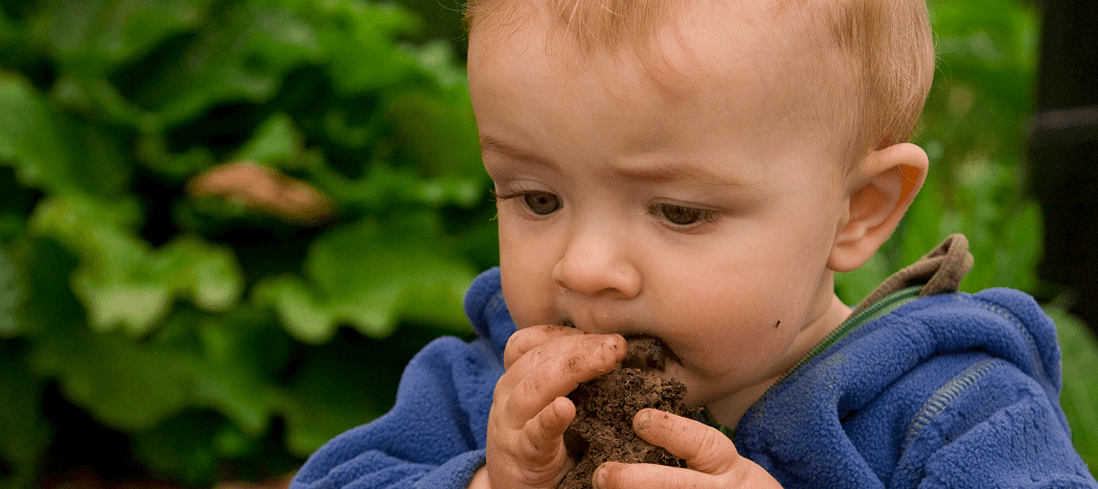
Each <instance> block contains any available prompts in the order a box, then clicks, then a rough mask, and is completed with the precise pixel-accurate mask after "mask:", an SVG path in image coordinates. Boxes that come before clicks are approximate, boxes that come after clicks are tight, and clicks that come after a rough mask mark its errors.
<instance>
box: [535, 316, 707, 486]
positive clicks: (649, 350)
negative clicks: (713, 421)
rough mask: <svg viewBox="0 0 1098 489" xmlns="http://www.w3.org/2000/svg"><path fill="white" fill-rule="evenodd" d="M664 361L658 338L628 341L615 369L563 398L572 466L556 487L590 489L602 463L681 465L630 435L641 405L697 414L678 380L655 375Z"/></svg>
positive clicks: (663, 350)
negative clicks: (571, 415)
mask: <svg viewBox="0 0 1098 489" xmlns="http://www.w3.org/2000/svg"><path fill="white" fill-rule="evenodd" d="M669 357H670V352H668V351H667V350H666V349H665V348H664V347H663V345H662V343H660V342H659V340H656V339H654V338H638V339H630V340H629V342H628V351H627V353H626V357H625V360H623V361H622V368H621V369H618V370H615V371H613V372H610V373H608V374H606V375H603V376H601V377H597V378H595V379H592V380H590V381H587V382H584V383H582V384H580V386H579V387H577V388H576V390H575V391H572V393H571V394H569V395H568V398H569V399H571V400H572V402H573V403H574V404H575V405H576V417H575V419H574V420H573V421H572V424H571V425H569V427H568V429H567V430H566V431H565V432H564V444H565V446H567V447H568V452H569V453H570V454H571V455H572V457H573V458H574V459H575V460H576V462H577V464H576V467H575V468H574V469H572V471H571V472H569V473H568V475H566V476H565V477H564V480H563V481H562V482H561V483H560V485H559V486H557V489H590V488H591V487H592V486H591V476H592V475H593V474H594V473H595V469H596V468H598V466H599V465H601V464H602V463H603V462H606V461H614V462H626V463H651V464H661V465H669V466H672V467H685V466H686V462H685V461H684V460H682V459H680V458H676V457H675V456H673V455H671V454H670V453H668V452H667V450H664V449H663V448H660V447H657V446H655V445H652V444H651V443H648V442H646V441H644V440H642V439H641V438H640V437H638V436H637V434H636V433H635V432H634V431H633V416H635V415H636V414H637V412H638V411H640V410H641V409H644V408H646V407H651V408H656V409H659V410H662V411H667V412H670V413H674V414H678V415H680V416H687V417H691V416H693V415H694V414H695V413H696V412H697V410H692V409H689V408H687V407H686V405H684V404H683V403H682V398H683V397H684V396H685V395H686V386H685V385H683V384H682V382H679V381H678V380H675V379H664V378H662V377H660V371H662V370H663V368H664V365H665V364H666V361H667V360H668V359H669ZM670 359H672V360H673V359H674V358H673V357H670Z"/></svg>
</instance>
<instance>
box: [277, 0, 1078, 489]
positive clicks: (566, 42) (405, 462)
mask: <svg viewBox="0 0 1098 489" xmlns="http://www.w3.org/2000/svg"><path fill="white" fill-rule="evenodd" d="M467 16H468V24H469V56H468V59H469V63H468V70H469V89H470V93H471V96H472V102H473V107H474V111H475V113H476V117H477V125H478V127H479V130H480V141H481V147H482V151H483V159H484V165H485V168H486V169H487V172H488V174H489V175H490V176H491V177H492V180H493V181H494V182H495V190H496V195H497V198H498V209H499V214H498V222H499V237H500V267H499V268H498V269H493V270H490V271H488V272H485V273H484V274H483V275H481V276H480V277H479V278H478V279H477V280H476V281H475V282H474V283H473V285H472V286H471V288H470V291H469V293H468V296H467V298H466V311H467V313H468V315H469V317H470V319H471V320H472V322H473V325H474V327H475V329H476V331H477V333H478V335H479V338H478V339H477V340H475V341H472V342H468V343H467V342H463V341H460V340H458V339H455V338H443V339H439V340H436V341H435V342H434V343H432V344H431V345H428V346H427V347H426V348H425V349H424V350H423V351H422V352H420V354H419V355H418V356H417V357H416V358H415V359H414V360H413V361H412V362H411V363H410V364H409V366H408V367H407V369H406V371H405V374H404V377H403V378H402V381H401V386H400V392H399V393H398V396H397V401H396V405H395V406H394V408H393V410H392V411H391V412H390V413H388V414H386V415H385V416H383V417H381V418H379V419H378V420H376V421H374V422H372V423H370V424H367V425H364V426H361V427H358V428H355V429H353V430H351V431H348V432H347V433H344V434H343V435H341V436H340V437H338V438H336V439H335V440H333V441H331V442H330V443H329V444H327V445H325V447H323V448H322V449H321V450H319V451H318V452H317V453H316V454H315V455H314V456H313V457H312V458H311V459H310V461H309V462H308V463H307V464H306V465H305V466H304V467H303V468H302V469H301V471H300V472H299V473H298V475H297V477H296V479H295V481H294V486H295V487H301V488H306V487H318V488H319V487H343V486H348V487H410V486H412V485H413V484H415V485H416V486H417V487H494V488H497V489H506V488H554V487H556V486H557V485H558V484H559V483H560V481H561V480H562V479H563V478H564V477H565V475H566V474H567V473H568V472H569V471H570V470H571V469H572V468H573V466H574V465H575V460H573V458H572V457H571V456H570V455H569V453H568V451H567V449H566V447H565V444H564V441H563V434H564V432H565V430H566V428H567V427H568V426H569V423H570V422H571V421H572V419H573V417H574V416H575V406H574V405H573V404H572V402H571V401H570V400H569V399H568V398H567V395H568V394H569V393H570V392H572V391H573V390H574V389H575V388H576V387H577V385H579V384H580V383H582V382H584V381H587V380H590V379H592V378H595V377H598V376H600V375H602V374H605V373H607V372H609V371H611V370H614V369H615V368H617V367H618V366H619V365H620V362H621V361H622V359H623V357H624V356H625V352H626V338H627V337H634V336H636V337H652V338H658V339H659V341H661V343H662V344H663V345H664V346H665V348H666V349H667V350H668V358H670V359H671V360H669V361H668V362H667V364H666V365H665V368H664V375H666V376H667V377H669V378H675V379H678V380H679V381H681V382H682V383H683V384H685V386H686V395H685V398H684V401H685V402H686V403H687V404H688V405H690V406H693V407H697V408H704V416H699V418H698V419H693V418H688V417H681V416H676V415H671V414H668V413H665V412H662V411H656V410H651V409H646V410H642V411H640V412H639V413H638V414H637V416H636V417H635V418H634V420H633V422H634V429H635V431H636V433H637V435H638V436H640V437H641V438H643V439H644V440H646V441H648V442H650V443H652V444H654V445H656V446H659V447H662V448H664V449H666V450H667V451H669V452H670V453H671V454H672V455H674V456H675V457H678V458H680V459H682V460H685V463H686V467H667V466H661V465H650V464H626V463H614V462H607V463H605V464H603V465H602V466H600V467H599V469H598V470H596V471H595V473H594V475H593V477H592V482H593V485H594V487H596V488H599V489H611V488H616V489H641V488H679V487H683V488H685V487H696V488H701V487H746V488H771V487H836V488H855V487H857V488H864V487H912V488H913V487H1005V486H1009V487H1098V484H1096V483H1095V481H1094V479H1093V478H1092V477H1091V476H1090V475H1089V473H1088V472H1087V468H1086V466H1085V465H1084V464H1083V463H1082V461H1081V460H1080V459H1079V457H1078V456H1077V455H1076V454H1075V452H1074V449H1073V448H1072V446H1071V442H1070V437H1069V435H1068V428H1067V425H1066V422H1065V420H1064V417H1063V413H1062V412H1061V410H1060V408H1059V405H1058V401H1057V398H1058V390H1059V386H1060V375H1059V361H1058V358H1059V350H1058V347H1057V344H1056V339H1055V329H1054V327H1053V325H1052V324H1051V321H1049V320H1048V318H1047V317H1046V316H1044V314H1043V313H1042V312H1041V310H1040V308H1039V307H1038V306H1037V305H1036V304H1035V303H1034V302H1033V300H1032V299H1030V298H1029V297H1028V296H1025V295H1024V294H1021V293H1018V292H1015V291H1008V290H994V291H988V292H983V293H980V294H976V295H966V294H956V293H954V292H955V291H956V288H957V283H958V281H959V280H960V279H961V277H963V275H964V273H965V271H967V269H968V267H969V266H971V263H972V257H971V255H969V254H968V252H967V244H966V242H965V239H964V237H963V236H954V237H951V238H950V239H949V240H947V242H945V243H943V245H942V246H940V247H939V248H938V249H935V250H933V251H931V252H930V253H929V254H928V255H927V256H926V257H925V258H924V259H923V260H921V261H920V262H918V263H916V264H915V265H913V266H912V267H909V268H907V269H905V270H903V271H901V272H899V273H898V274H897V275H895V276H894V277H893V278H891V279H889V281H887V282H886V283H884V284H882V286H881V288H880V289H878V290H877V291H876V292H874V293H873V294H872V295H871V296H870V297H869V298H867V299H866V300H865V301H864V302H863V303H862V304H861V305H859V306H858V307H857V308H855V309H853V310H852V308H851V307H849V306H847V305H845V304H843V303H842V302H841V301H840V300H839V299H838V298H837V297H836V295H835V292H834V287H833V274H834V273H836V272H845V271H849V270H853V269H855V268H857V267H859V266H861V265H862V264H863V263H865V262H866V260H868V259H869V258H870V257H871V256H872V255H873V253H874V252H876V250H877V249H878V247H880V246H881V244H882V243H883V242H884V241H885V240H886V239H887V238H888V237H889V235H890V234H891V233H892V231H893V230H894V229H895V227H896V225H897V223H898V222H899V221H900V219H901V217H902V216H903V215H904V213H905V211H906V210H907V208H908V206H909V204H910V203H911V202H912V200H913V199H914V197H915V195H916V193H918V191H919V189H920V187H921V185H922V184H923V181H924V179H925V178H926V174H927V171H928V162H927V157H926V155H925V153H924V152H923V151H922V150H921V149H920V148H919V147H918V146H915V145H913V144H910V143H908V142H906V141H907V139H908V138H909V136H910V133H911V131H912V128H913V127H914V125H915V122H916V120H917V118H918V116H919V112H920V110H921V108H922V105H923V102H924V100H925V98H926V95H927V92H928V90H929V86H930V83H931V79H932V74H933V69H934V68H933V65H934V55H933V48H932V40H931V33H930V29H929V24H928V20H927V11H926V5H925V3H924V2H923V1H922V0H720V1H671V0H538V1H516V0H474V1H473V2H471V4H470V5H469V6H468V12H467Z"/></svg>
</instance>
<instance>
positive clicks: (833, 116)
mask: <svg viewBox="0 0 1098 489" xmlns="http://www.w3.org/2000/svg"><path fill="white" fill-rule="evenodd" d="M543 1H544V4H543V5H544V7H545V8H547V9H548V10H549V11H550V12H552V13H553V14H554V15H556V16H557V17H559V18H560V20H561V22H562V24H561V26H563V27H564V28H565V30H566V31H567V33H568V35H569V36H570V37H571V39H572V40H573V41H574V42H575V43H576V44H577V45H578V46H579V47H581V48H583V49H585V50H593V49H614V48H617V47H620V46H622V45H632V46H634V47H637V48H641V49H644V48H645V47H647V46H649V43H651V42H653V40H652V36H653V34H654V33H655V32H656V31H657V30H658V29H659V28H660V27H662V26H664V25H666V24H668V23H669V22H670V21H671V20H672V19H673V16H674V15H676V14H677V13H679V12H681V11H682V10H683V9H684V8H685V7H687V6H689V4H690V2H691V0H543ZM723 1H727V2H729V3H730V4H735V3H736V2H735V0H723ZM772 2H773V3H772V5H770V6H769V8H768V9H767V11H768V12H771V14H772V16H771V17H772V18H773V19H774V20H781V21H782V22H781V24H780V25H781V26H782V27H784V26H788V25H795V26H798V27H797V28H796V32H798V33H802V34H803V33H804V32H808V33H811V34H819V35H821V36H822V37H823V38H824V39H822V40H823V41H825V45H824V47H830V48H832V51H833V52H835V53H836V54H837V55H836V56H820V57H816V58H814V59H810V60H808V61H807V66H806V68H807V69H806V70H805V72H803V73H801V74H800V79H799V80H798V81H799V82H801V83H803V84H805V85H806V86H807V88H808V93H810V94H811V96H812V97H814V98H815V99H817V100H818V101H820V103H816V104H813V105H814V106H815V107H814V109H813V110H815V111H816V116H817V117H815V119H816V120H817V122H822V123H825V124H831V125H833V127H834V131H833V132H834V133H836V134H839V135H841V136H840V137H842V139H843V141H840V142H838V143H837V144H838V146H839V149H838V151H839V153H840V154H839V155H838V156H837V157H838V158H839V160H840V161H841V162H844V163H845V164H844V169H845V170H849V169H851V168H853V167H854V166H855V165H856V164H857V163H858V162H860V161H861V160H862V159H863V158H864V157H865V156H866V155H867V154H868V153H869V152H870V151H872V150H876V149H882V148H885V147H888V146H891V145H893V144H897V143H901V142H905V141H907V140H908V139H909V138H910V137H911V135H912V133H913V131H914V129H915V125H916V123H917V122H918V118H919V114H920V113H921V112H922V109H923V104H924V102H925V101H926V97H927V94H928V92H929V91H930V84H931V81H932V79H933V75H934V59H935V56H934V45H933V37H932V34H931V31H930V22H929V19H928V13H927V6H926V1H925V0H772ZM522 5H529V4H528V3H526V2H518V1H506V0H469V1H468V4H467V7H466V12H465V19H466V25H467V27H468V28H469V29H470V30H471V29H472V28H473V27H474V24H475V23H476V22H489V23H491V24H494V25H497V24H506V23H521V19H518V18H517V17H516V15H518V14H519V12H521V11H523V9H522ZM526 10H527V11H528V10H529V9H528V8H527V9H526ZM800 26H805V27H806V29H803V30H802V29H800ZM826 41H830V42H829V43H827V42H826Z"/></svg>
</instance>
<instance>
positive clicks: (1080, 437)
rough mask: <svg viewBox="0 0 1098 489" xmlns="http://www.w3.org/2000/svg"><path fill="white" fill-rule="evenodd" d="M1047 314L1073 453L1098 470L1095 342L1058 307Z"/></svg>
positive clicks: (1097, 351)
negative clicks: (1057, 352) (1056, 342)
mask: <svg viewBox="0 0 1098 489" xmlns="http://www.w3.org/2000/svg"><path fill="white" fill-rule="evenodd" d="M1046 312H1047V313H1048V314H1049V316H1051V317H1052V318H1053V320H1054V321H1056V329H1057V331H1058V334H1059V340H1060V348H1061V350H1062V354H1063V357H1062V361H1061V365H1062V368H1063V380H1064V387H1063V390H1062V391H1061V392H1060V404H1061V406H1062V407H1063V409H1064V414H1065V415H1066V416H1067V419H1068V424H1069V425H1070V426H1071V441H1072V444H1074V445H1075V450H1076V451H1077V452H1078V453H1079V455H1080V456H1081V457H1083V460H1084V461H1085V462H1087V464H1088V465H1089V466H1090V467H1091V470H1092V471H1098V377H1096V376H1095V375H1094V373H1095V372H1098V340H1096V339H1095V337H1094V336H1093V335H1092V334H1091V332H1090V331H1089V330H1088V329H1087V327H1086V325H1085V324H1083V323H1082V322H1081V321H1079V320H1078V319H1076V318H1075V317H1073V316H1071V315H1070V314H1068V313H1067V312H1065V311H1064V310H1063V309H1061V308H1058V307H1047V308H1046Z"/></svg>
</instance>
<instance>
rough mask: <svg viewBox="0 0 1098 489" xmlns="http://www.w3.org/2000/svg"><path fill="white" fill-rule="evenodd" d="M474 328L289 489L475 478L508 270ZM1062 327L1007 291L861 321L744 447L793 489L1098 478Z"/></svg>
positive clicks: (481, 303) (473, 291)
mask: <svg viewBox="0 0 1098 489" xmlns="http://www.w3.org/2000/svg"><path fill="white" fill-rule="evenodd" d="M465 307H466V312H467V314H468V316H469V317H470V319H471V320H472V323H473V326H474V328H475V330H476V332H477V334H478V335H479V338H478V339H476V340H474V341H471V342H465V341H461V340H459V339H456V338H441V339H438V340H435V341H434V342H432V343H430V344H429V345H427V346H426V347H425V348H424V349H423V350H422V351H421V352H420V353H419V354H417V355H416V357H415V358H414V359H413V360H412V361H411V362H410V363H409V365H408V366H407V369H406V370H405V372H404V376H403V378H402V379H401V382H400V388H399V391H398V394H397V400H396V404H395V405H394V407H393V409H392V410H391V411H390V412H389V413H387V414H385V415H384V416H382V417H380V418H378V419H377V420H375V421H373V422H371V423H369V424H366V425H363V426H359V427H357V428H354V429H351V430H350V431H347V432H345V433H343V434H341V435H340V436H338V437H337V438H335V439H333V440H331V441H330V442H328V443H327V444H326V445H324V446H323V447H321V448H320V450H318V451H317V452H316V453H315V454H313V456H312V457H311V458H310V459H309V460H308V462H306V464H305V465H304V466H303V467H302V468H301V470H300V471H299V472H298V474H297V475H296V477H295V478H294V480H293V483H292V486H291V487H292V488H295V489H306V488H309V489H319V488H343V487H346V488H382V487H392V488H396V487H424V488H428V487H430V488H461V487H466V486H467V485H468V482H469V480H470V478H471V477H472V474H473V472H474V471H475V470H476V469H477V468H478V467H479V466H480V465H482V464H483V463H484V446H485V437H486V434H485V429H486V426H487V420H488V411H489V408H490V407H491V404H492V391H493V388H494V387H495V383H496V380H497V379H498V378H499V376H500V375H501V374H502V373H503V365H502V356H503V348H504V345H505V344H506V341H507V338H508V337H509V336H510V335H511V333H513V332H514V331H515V326H514V323H513V322H512V320H511V317H510V314H509V313H508V311H507V307H506V305H505V304H504V302H503V295H502V292H501V291H500V278H499V271H498V269H493V270H490V271H488V272H485V273H484V274H482V275H481V276H480V277H478V278H477V279H476V281H474V282H473V284H472V286H471V288H470V290H469V292H468V295H467V297H466V300H465ZM1059 390H1060V352H1059V348H1058V346H1057V343H1056V333H1055V328H1054V326H1053V324H1052V321H1051V320H1050V319H1049V318H1048V317H1047V316H1045V315H1044V313H1043V312H1042V311H1041V309H1040V308H1039V307H1038V306H1037V304H1036V303H1035V302H1034V301H1033V299H1032V298H1030V297H1029V296H1027V295H1025V294H1023V293H1020V292H1017V291H1012V290H1006V289H996V290H988V291H984V292H981V293H978V294H975V295H968V294H941V295H934V296H929V297H923V298H920V299H918V300H913V301H910V302H908V303H906V304H903V305H902V306H900V307H898V308H896V309H895V310H893V311H891V312H890V313H888V314H885V315H883V316H881V317H879V318H876V319H873V320H871V321H868V322H866V323H865V324H863V325H861V326H859V327H858V328H857V329H855V330H853V331H852V332H850V333H849V334H847V335H846V336H845V337H843V338H842V339H840V340H838V341H836V342H835V343H834V344H832V345H831V346H830V347H828V348H827V349H826V350H824V351H822V352H821V353H819V354H817V355H815V356H814V357H812V359H811V360H810V361H808V362H807V363H805V364H804V365H802V366H801V367H800V368H798V369H797V370H795V371H794V372H793V373H792V374H790V375H789V376H787V377H786V378H785V379H784V380H782V381H781V382H780V383H778V384H776V385H775V387H773V388H772V389H771V390H770V391H769V392H768V393H767V394H766V395H764V396H763V398H762V399H760V400H759V401H758V402H756V403H755V405H754V406H753V407H752V408H751V409H750V410H749V411H748V412H747V413H746V414H745V415H744V417H743V418H742V420H741V421H740V424H739V425H738V426H737V428H736V430H735V435H734V438H733V439H734V441H735V444H736V447H737V449H738V450H739V452H740V453H741V454H742V455H744V456H745V457H748V458H750V459H752V460H754V461H755V462H756V463H758V464H759V465H761V466H762V467H763V468H765V469H766V470H767V471H769V472H770V473H771V474H772V475H773V476H774V477H775V478H776V479H777V480H778V481H779V482H781V483H782V485H783V486H784V487H786V488H797V487H812V488H842V489H849V488H875V487H880V488H885V487H888V488H916V487H918V488H939V487H943V488H944V487H949V488H970V487H971V488H992V487H994V488H1023V487H1024V488H1098V483H1095V480H1094V479H1093V478H1092V477H1091V475H1090V474H1089V472H1088V471H1087V467H1086V466H1085V465H1084V463H1083V462H1082V461H1081V460H1080V458H1079V456H1078V455H1077V454H1076V453H1075V450H1074V448H1073V447H1072V445H1071V440H1070V435H1069V431H1068V426H1067V423H1066V421H1065V419H1064V415H1063V412H1062V411H1061V410H1060V407H1059V403H1058V398H1059Z"/></svg>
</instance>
